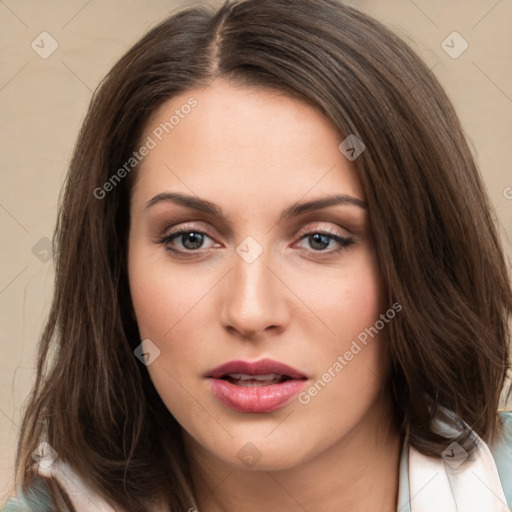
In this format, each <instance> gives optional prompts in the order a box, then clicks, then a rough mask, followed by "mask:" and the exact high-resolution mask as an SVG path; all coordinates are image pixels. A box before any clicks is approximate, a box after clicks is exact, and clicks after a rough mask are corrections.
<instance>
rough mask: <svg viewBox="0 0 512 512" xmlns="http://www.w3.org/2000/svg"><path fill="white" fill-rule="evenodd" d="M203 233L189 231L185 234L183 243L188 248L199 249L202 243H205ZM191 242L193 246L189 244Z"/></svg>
mask: <svg viewBox="0 0 512 512" xmlns="http://www.w3.org/2000/svg"><path fill="white" fill-rule="evenodd" d="M202 237H203V235H201V234H200V233H194V232H193V231H191V232H190V233H187V234H186V235H183V245H184V246H185V247H186V248H187V249H198V248H199V247H201V244H202V243H203V239H202ZM189 243H190V244H191V245H192V247H190V246H189V245H188V244H189Z"/></svg>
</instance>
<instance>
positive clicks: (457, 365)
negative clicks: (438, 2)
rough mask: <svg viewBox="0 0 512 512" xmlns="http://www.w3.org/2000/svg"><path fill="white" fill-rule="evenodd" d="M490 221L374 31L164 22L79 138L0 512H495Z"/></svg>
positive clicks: (327, 1)
mask: <svg viewBox="0 0 512 512" xmlns="http://www.w3.org/2000/svg"><path fill="white" fill-rule="evenodd" d="M490 212H491V209H490V204H489V200H488V198H487V196H486V194H485V191H484V186H483V184H482V181H481V178H480V176H479V173H478V171H477V168H476V165H475V163H474V161H473V159H472V156H471V154H470V151H469V149H468V146H467V143H466V141H465V139H464V136H463V133H462V129H461V126H460V124H459V121H458V119H457V117H456V114H455V112H454V110H453V107H452V106H451V104H450V102H449V100H448V99H447V97H446V95H445V93H444V92H443V90H442V88H441V87H440V85H439V84H438V82H437V81H436V79H435V78H434V76H433V75H432V73H431V72H430V71H429V70H428V69H427V68H426V66H425V65H424V64H423V63H422V62H421V61H420V60H419V59H418V57H417V56H416V55H415V54H414V53H413V52H412V51H411V50H410V49H409V48H408V47H407V46H406V45H405V44H404V43H403V42H401V41H400V40H399V39H398V38H397V37H395V36H394V35H392V34H391V33H390V32H389V31H388V30H387V29H385V28H384V27H383V26H382V25H381V24H379V23H378V22H376V21H374V20H372V19H371V18H369V17H368V16H366V15H363V14H361V13H360V12H358V11H357V10H354V9H352V8H350V7H347V6H344V5H342V4H340V3H338V2H335V1H334V0H316V1H313V0H299V1H297V2H293V3H292V2H288V1H286V0H257V1H256V0H245V1H239V2H229V3H226V4H224V5H223V6H222V7H221V8H220V9H218V10H217V11H213V10H211V9H210V8H207V7H200V8H199V7H198V8H192V9H188V10H185V11H183V12H181V13H179V14H177V15H174V16H172V17H170V18H169V19H167V20H165V21H164V22H163V23H161V24H160V25H159V26H157V27H156V28H154V29H153V30H151V31H150V32H149V33H148V34H147V35H146V36H145V37H144V38H143V39H142V40H141V41H140V42H138V43H137V44H136V45H135V46H134V47H133V48H132V49H131V50H130V51H129V52H128V53H127V54H126V55H125V56H124V57H123V58H122V59H121V60H120V61H119V62H118V63H117V64H116V65H115V66H114V68H113V69H112V71H111V72H110V73H109V74H108V76H107V77H106V79H105V80H104V82H103V83H102V84H101V86H100V87H99V89H98V91H97V92H96V94H95V96H94V98H93V100H92V102H91V106H90V110H89V113H88V115H87V118H86V120H85V122H84V126H83V129H82V131H81V133H80V137H79V140H78V143H77V147H76V150H75V154H74V157H73V160H72V163H71V168H70V172H69V175H68V179H67V183H66V187H65V192H64V197H63V204H62V208H61V211H60V215H59V220H58V225H57V230H56V238H55V240H56V244H57V254H58V257H57V262H56V271H57V272H56V276H57V277H56V284H55V286H56V287H55V298H54V302H53V305H52V311H51V314H50V318H49V321H48V324H47V326H46V329H45V331H44V333H43V337H42V341H41V346H40V353H39V362H38V375H37V380H36V383H35V387H34V393H33V395H32V396H31V399H30V403H29V405H28V408H27V410H26V413H25V417H24V422H23V428H22V435H21V438H20V443H19V452H18V459H17V469H18V476H19V482H20V486H19V492H18V498H17V500H13V501H11V502H10V503H9V505H8V506H9V507H10V508H8V510H11V509H13V510H24V508H23V507H26V508H27V509H29V510H34V509H36V510H73V509H74V510H79V511H82V510H96V509H99V510H126V511H128V510H134V511H135V510H136V511H148V512H149V511H153V510H162V511H168V510H172V511H182V510H189V511H193V510H200V511H201V512H205V511H206V512H213V511H231V510H235V509H236V510H240V509H242V510H244V511H249V512H251V511H254V510H289V511H295V510H309V511H327V510H351V511H359V510H382V511H395V510H400V511H401V512H405V511H408V510H410V511H412V512H419V511H423V510H443V511H444V510H446V511H451V510H465V511H469V510H478V511H479V512H482V511H485V510H489V511H490V510H493V511H494V510H507V509H508V507H507V501H508V505H509V506H510V505H512V466H511V460H512V417H511V415H510V413H505V412H502V413H500V414H498V412H497V411H498V408H499V398H500V393H501V392H502V389H503V386H504V381H505V376H506V370H507V364H508V361H509V359H508V358H509V348H508V347H509V339H510V333H509V330H508V326H507V320H508V318H509V315H510V311H511V307H512V296H511V289H510V284H509V280H508V276H507V271H506V264H505V258H504V256H503V252H502V248H501V247H500V243H499V238H498V235H497V232H496V228H495V226H494V224H493V219H492V216H491V213H490ZM54 347H56V348H55V349H54ZM368 490H371V492H368Z"/></svg>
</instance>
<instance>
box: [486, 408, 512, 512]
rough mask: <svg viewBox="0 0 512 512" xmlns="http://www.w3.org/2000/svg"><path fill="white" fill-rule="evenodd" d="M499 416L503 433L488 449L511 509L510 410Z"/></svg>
mask: <svg viewBox="0 0 512 512" xmlns="http://www.w3.org/2000/svg"><path fill="white" fill-rule="evenodd" d="M500 416H501V418H502V419H503V434H502V436H501V438H500V439H499V440H498V441H497V442H496V443H494V444H493V445H490V446H489V449H490V450H491V453H492V456H493V457H494V462H495V463H496V467H497V468H498V474H499V475H500V481H501V486H502V487H503V492H504V494H505V498H506V500H507V504H508V506H509V508H510V509H511V510H512V411H503V412H501V413H500Z"/></svg>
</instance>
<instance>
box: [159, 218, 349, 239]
mask: <svg viewBox="0 0 512 512" xmlns="http://www.w3.org/2000/svg"><path fill="white" fill-rule="evenodd" d="M312 223H328V221H310V222H307V223H306V226H304V227H302V228H300V229H299V230H298V231H297V235H296V236H300V235H304V234H307V233H309V232H319V231H327V232H328V233H329V234H333V235H338V236H342V237H349V236H352V234H351V233H350V232H349V230H348V229H347V228H342V227H341V226H336V228H337V229H339V230H343V231H346V232H348V233H347V234H346V235H345V234H341V233H332V232H331V231H330V230H329V229H325V228H321V227H314V226H310V224H312ZM330 224H333V222H330ZM180 231H200V232H204V233H205V234H207V235H208V236H212V235H211V230H210V229H209V228H204V227H202V226H201V225H195V224H194V223H187V222H185V223H182V224H178V225H177V226H173V227H172V228H169V229H168V230H166V232H165V234H164V235H163V236H164V237H167V236H172V235H173V234H176V233H177V232H180ZM294 231H296V230H294Z"/></svg>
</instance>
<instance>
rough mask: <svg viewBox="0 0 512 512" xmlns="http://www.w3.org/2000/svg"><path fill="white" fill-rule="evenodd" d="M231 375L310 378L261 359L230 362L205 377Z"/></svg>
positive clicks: (214, 369)
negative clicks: (275, 375)
mask: <svg viewBox="0 0 512 512" xmlns="http://www.w3.org/2000/svg"><path fill="white" fill-rule="evenodd" d="M229 373H243V374H245V375H268V374H271V373H276V374H278V375H283V376H285V377H289V378H291V379H306V378H308V377H307V376H306V375H305V374H304V373H302V372H301V371H299V370H297V369H295V368H292V367H291V366H288V365H287V364H284V363H280V362H279V361H274V360H272V359H260V360H259V361H252V362H251V361H229V362H227V363H224V364H221V365H219V366H216V367H215V368H212V369H211V370H209V371H208V372H206V374H205V377H211V378H214V379H218V378H220V377H222V376H224V375H227V374H229Z"/></svg>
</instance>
